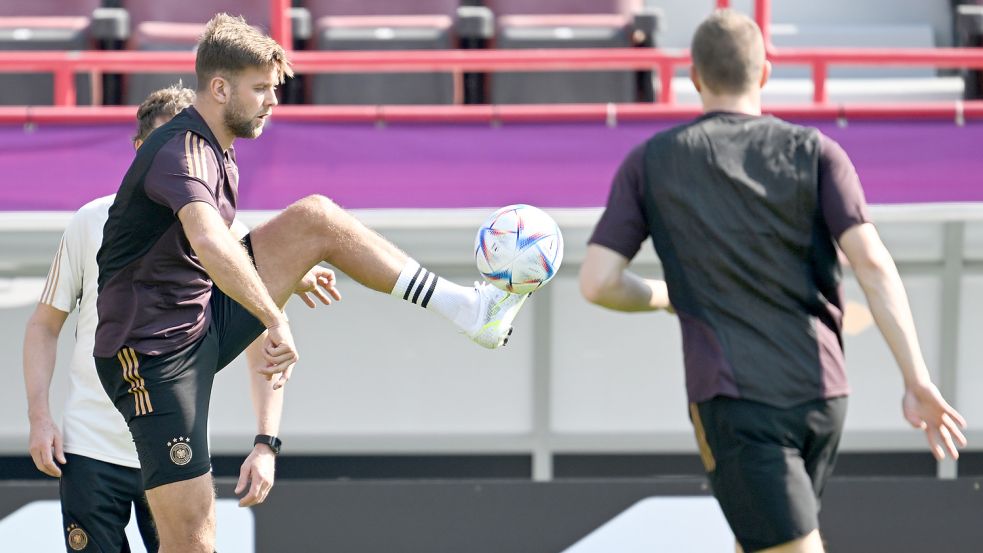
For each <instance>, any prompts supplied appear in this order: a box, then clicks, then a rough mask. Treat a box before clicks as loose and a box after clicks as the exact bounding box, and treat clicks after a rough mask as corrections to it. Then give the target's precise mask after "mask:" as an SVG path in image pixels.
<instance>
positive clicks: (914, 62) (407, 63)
mask: <svg viewBox="0 0 983 553" xmlns="http://www.w3.org/2000/svg"><path fill="white" fill-rule="evenodd" d="M729 4H730V2H729V0H717V1H716V5H717V6H718V7H727V6H729ZM289 6H290V0H271V10H272V14H273V17H272V25H271V35H272V36H274V37H275V38H277V39H278V40H280V41H282V43H284V44H286V45H288V46H289V44H290V43H291V42H292V41H291V38H290V37H291V33H290V19H289ZM770 13H771V3H770V1H769V0H755V17H756V19H757V20H758V23H759V25H760V26H761V29H762V32H763V33H764V34H765V37H766V40H767V41H768V42H767V44H768V45H769V49H768V57H769V59H770V60H771V61H772V63H775V64H792V65H807V66H809V67H810V68H811V70H812V79H813V83H814V87H813V103H812V104H809V105H805V106H795V107H784V108H783V107H774V106H773V107H772V109H769V111H770V112H773V113H776V114H777V113H786V114H787V113H790V110H791V111H794V112H796V113H799V114H802V115H805V114H811V115H815V116H818V117H829V116H833V117H835V116H842V115H843V114H850V115H852V116H855V117H884V116H887V114H895V116H900V115H912V116H917V117H925V116H929V115H928V114H934V115H932V116H937V117H948V116H949V114H953V115H954V116H955V117H957V118H959V117H967V118H975V117H977V116H978V110H977V106H978V103H977V102H966V103H965V104H963V103H960V102H950V103H947V104H922V103H916V104H908V105H897V104H895V105H892V106H889V107H885V106H876V105H853V106H830V105H829V96H828V93H827V89H826V82H827V73H828V69H829V66H830V65H870V66H884V65H903V66H929V67H940V68H942V67H945V68H972V69H983V48H930V49H893V50H888V49H841V48H814V49H776V48H774V47H771V46H770V31H769V23H770ZM291 60H292V62H293V65H294V68H295V70H296V71H297V72H299V73H318V72H352V71H359V72H386V71H399V72H432V71H446V72H454V73H461V72H465V71H472V72H488V71H549V70H561V69H562V70H598V69H633V70H655V71H657V72H658V75H659V81H660V85H661V86H660V89H661V94H660V97H659V99H658V104H656V105H652V104H639V105H637V106H634V107H629V106H628V105H622V106H616V107H615V108H612V107H610V106H605V105H597V106H563V105H539V106H440V107H438V106H434V107H428V108H418V107H396V106H386V107H383V108H376V107H353V106H348V107H319V106H296V107H293V106H281V107H280V108H278V113H280V114H284V115H285V114H290V113H296V114H301V113H307V114H309V116H310V117H315V118H319V117H322V116H323V114H327V113H331V114H333V115H332V116H333V117H336V118H341V119H346V120H347V119H351V120H362V119H363V118H365V119H372V118H379V116H380V115H381V114H385V118H386V120H391V119H392V118H393V117H397V118H399V117H403V118H408V119H413V118H415V117H417V115H413V114H431V115H432V116H433V117H437V118H440V119H447V118H452V117H457V118H459V119H461V120H472V119H475V118H477V119H483V118H488V119H492V120H494V119H498V120H513V119H514V118H518V119H522V118H525V117H532V115H531V113H533V112H542V113H541V114H540V115H539V116H537V117H539V119H541V120H550V119H554V118H562V117H594V116H596V115H597V114H604V115H605V117H607V114H609V113H610V112H611V110H612V109H614V110H615V111H616V112H617V113H618V114H619V117H624V116H626V115H627V116H628V117H632V116H642V115H641V114H645V115H644V116H646V117H657V116H659V117H662V116H673V115H676V114H683V113H687V114H688V113H692V112H694V111H695V108H691V107H680V106H677V105H676V103H675V95H674V91H673V87H672V77H673V75H674V74H675V71H676V69H678V68H680V67H685V66H687V65H688V64H689V63H690V58H689V54H688V53H687V52H685V51H683V52H668V51H664V50H658V49H642V48H624V49H560V50H445V51H433V50H427V51H402V52H392V51H388V52H387V51H372V52H337V51H334V52H329V51H303V52H300V51H296V52H291ZM193 68H194V54H193V53H192V52H132V51H81V52H0V72H12V71H17V72H50V73H52V74H53V75H54V91H55V94H54V98H55V100H54V103H55V105H56V109H51V108H40V107H34V108H26V107H20V108H0V120H7V121H10V120H12V119H16V117H15V115H14V113H15V112H16V111H17V110H19V111H20V113H21V114H22V115H21V116H20V118H21V119H24V120H26V119H28V117H27V115H28V113H30V114H31V115H32V117H34V118H37V117H45V118H51V117H56V116H57V117H71V118H75V119H79V120H82V119H86V120H87V119H88V118H92V117H96V115H95V114H101V115H100V116H101V117H109V118H110V119H112V118H115V117H118V115H116V114H119V113H127V114H131V113H132V110H125V109H121V110H115V109H110V108H98V107H87V108H76V109H79V110H82V111H84V112H85V114H80V115H78V116H71V115H69V111H68V108H69V106H73V105H74V103H75V79H74V78H73V77H74V75H75V74H76V73H79V72H97V73H99V72H112V73H132V72H141V73H143V72H190V71H193ZM82 111H80V113H82ZM42 114H43V115H42ZM452 114H456V115H452ZM574 114H581V115H574ZM632 114H634V115H632ZM281 116H282V115H281ZM35 120H36V119H35Z"/></svg>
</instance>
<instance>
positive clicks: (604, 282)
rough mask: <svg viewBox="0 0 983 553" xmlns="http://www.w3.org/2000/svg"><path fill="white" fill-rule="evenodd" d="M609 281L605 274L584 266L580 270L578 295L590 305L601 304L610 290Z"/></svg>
mask: <svg viewBox="0 0 983 553" xmlns="http://www.w3.org/2000/svg"><path fill="white" fill-rule="evenodd" d="M611 281H612V279H611V277H610V276H608V275H607V274H605V273H601V272H598V271H596V270H593V269H592V268H591V267H590V266H588V265H584V266H583V267H581V269H580V294H581V295H582V296H583V297H584V299H586V300H587V301H589V302H591V303H595V304H602V303H604V298H605V297H606V296H607V294H608V291H609V290H610V289H611Z"/></svg>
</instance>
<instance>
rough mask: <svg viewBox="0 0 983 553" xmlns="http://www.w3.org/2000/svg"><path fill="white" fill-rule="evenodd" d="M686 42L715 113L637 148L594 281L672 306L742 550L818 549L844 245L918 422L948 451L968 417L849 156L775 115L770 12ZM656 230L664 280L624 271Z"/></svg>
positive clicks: (605, 218) (619, 296) (585, 283)
mask: <svg viewBox="0 0 983 553" xmlns="http://www.w3.org/2000/svg"><path fill="white" fill-rule="evenodd" d="M690 51H691V53H692V56H693V68H692V80H693V83H694V85H696V89H697V91H699V93H700V98H701V100H702V102H703V111H704V112H705V113H704V114H703V116H702V117H700V118H698V119H697V120H696V121H694V122H691V123H689V124H686V125H682V126H679V127H676V128H673V129H670V130H668V131H665V132H661V133H659V134H656V135H655V136H653V137H652V138H651V139H650V140H648V141H647V142H645V143H644V144H642V145H640V146H639V147H637V148H635V150H633V151H632V152H631V153H630V154H629V155H628V157H627V159H626V160H625V161H624V163H623V164H622V166H621V169H620V170H619V172H618V174H617V176H616V177H615V181H614V184H613V186H612V189H611V194H610V196H609V198H608V204H607V207H606V209H605V211H604V214H603V215H602V216H601V220H600V221H599V222H598V224H597V227H596V229H595V230H594V234H593V235H592V237H591V239H590V245H589V246H588V251H587V256H586V258H585V260H584V264H583V266H582V268H581V273H580V283H581V290H582V291H583V293H584V295H585V296H586V297H587V299H588V300H590V301H592V302H594V303H597V304H599V305H602V306H604V307H608V308H611V309H616V310H620V311H644V310H655V309H669V308H670V307H671V308H673V309H675V311H676V313H677V314H678V315H679V322H680V325H681V327H682V333H683V349H684V354H685V355H684V359H685V365H686V388H687V395H688V396H689V401H690V406H689V412H690V418H691V420H692V423H693V426H694V428H695V431H696V439H697V443H698V445H699V448H700V456H701V458H702V460H703V463H704V465H705V468H706V471H707V474H708V476H709V479H710V483H711V486H712V488H713V494H714V496H715V497H716V498H717V500H718V502H719V503H720V507H721V509H722V510H723V513H724V515H725V517H726V518H727V522H728V523H729V524H730V527H731V529H732V530H733V531H734V535H735V536H736V537H737V541H738V542H739V544H740V547H741V548H743V550H744V551H747V552H751V551H769V552H809V553H816V552H821V551H822V550H823V545H822V540H821V539H820V537H819V530H818V525H819V520H818V514H819V498H820V495H821V494H822V491H823V486H824V485H825V483H826V481H827V479H828V478H829V475H830V473H831V472H832V469H833V463H834V461H835V460H836V452H837V447H838V445H839V440H840V435H841V433H842V431H843V420H844V417H845V415H846V401H847V400H846V398H847V394H848V392H849V389H848V386H847V381H846V371H845V369H844V360H843V348H842V346H841V344H842V339H841V334H840V331H841V323H842V313H843V306H844V302H843V295H842V290H841V288H840V267H839V262H838V258H837V252H836V245H837V244H839V246H840V248H841V249H842V250H843V252H844V253H845V254H846V257H847V259H849V261H850V264H851V265H852V266H853V270H854V273H855V274H856V276H857V280H858V281H859V282H860V285H861V286H862V287H863V290H864V293H865V294H866V296H867V302H868V303H869V304H870V308H871V312H872V313H873V315H874V320H875V321H876V323H877V326H878V328H879V329H880V331H881V334H883V336H884V338H885V340H886V341H887V343H888V345H889V346H890V348H891V352H892V353H893V354H894V358H895V360H896V361H897V363H898V366H899V367H900V369H901V373H902V376H903V377H904V384H905V392H904V397H903V411H904V417H905V419H906V420H908V422H909V423H911V425H912V426H914V427H915V428H921V429H923V430H924V431H925V433H926V435H927V437H928V441H929V447H930V449H931V450H932V452H933V453H934V454H935V456H936V457H937V458H939V459H941V458H943V457H944V456H945V455H946V454H947V453H948V454H949V455H951V456H952V457H958V451H957V446H965V445H966V439H965V437H963V434H962V432H961V430H960V429H961V428H963V427H964V426H965V422H964V420H963V418H962V417H961V416H960V415H959V413H957V412H956V410H955V409H953V408H952V407H951V406H950V405H949V404H948V403H946V401H945V400H944V399H943V398H942V396H941V395H940V394H939V391H938V390H937V389H936V387H935V386H934V385H933V384H932V381H931V378H930V377H929V374H928V370H927V369H926V367H925V360H924V359H923V358H922V354H921V351H920V349H919V347H918V339H917V337H916V336H915V325H914V322H913V321H912V316H911V310H910V308H909V306H908V300H907V298H906V296H905V291H904V287H903V286H902V283H901V279H900V278H899V276H898V272H897V268H896V267H895V266H894V262H893V260H892V259H891V255H890V254H889V253H888V251H887V249H886V248H885V247H884V245H883V244H882V243H881V240H880V238H879V237H878V235H877V231H876V230H875V228H874V226H873V225H872V224H871V223H870V219H869V217H868V215H867V208H866V204H865V202H864V196H863V191H862V189H861V187H860V180H859V178H858V177H857V173H856V171H855V170H854V168H853V165H852V164H851V163H850V160H849V158H848V157H847V155H846V153H845V152H844V151H843V150H842V149H841V148H840V147H839V145H837V144H836V143H835V142H833V141H832V140H831V139H829V138H827V137H825V136H823V135H822V134H820V133H819V131H817V130H816V129H811V128H807V127H800V126H798V125H792V124H789V123H786V122H784V121H780V120H778V119H775V118H774V117H765V116H762V115H761V87H762V86H764V84H765V81H766V80H767V79H768V75H769V73H770V70H771V67H770V65H769V64H768V62H767V61H766V60H765V49H764V42H763V40H762V37H761V31H760V30H759V29H758V27H757V25H755V23H754V22H753V21H751V20H750V19H749V18H747V17H745V16H743V15H740V14H738V13H736V12H732V11H729V10H723V11H718V12H716V13H715V14H713V15H711V16H710V17H709V18H708V19H706V20H705V21H704V22H703V23H702V24H701V25H700V27H699V28H698V29H697V30H696V34H695V35H694V37H693V44H692V47H691V49H690ZM648 236H651V237H652V239H653V241H654V244H655V248H656V251H657V253H658V255H659V258H660V259H661V260H662V265H663V268H664V270H665V278H666V279H665V281H664V282H663V281H658V280H648V279H643V278H640V277H639V276H638V275H636V274H634V273H632V272H631V271H629V270H628V264H629V261H630V260H631V259H632V258H633V257H634V256H635V254H636V253H638V249H639V247H640V246H641V244H642V242H643V241H644V240H645V238H646V237H648ZM670 300H671V302H670Z"/></svg>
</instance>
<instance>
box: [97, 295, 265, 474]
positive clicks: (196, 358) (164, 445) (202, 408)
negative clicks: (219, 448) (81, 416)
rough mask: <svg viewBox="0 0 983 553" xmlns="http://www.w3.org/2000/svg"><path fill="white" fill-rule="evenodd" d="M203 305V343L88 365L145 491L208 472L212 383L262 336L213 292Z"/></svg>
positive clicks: (252, 321) (254, 322)
mask: <svg viewBox="0 0 983 553" xmlns="http://www.w3.org/2000/svg"><path fill="white" fill-rule="evenodd" d="M210 305H211V323H210V324H209V326H208V330H207V331H206V332H205V334H204V336H202V337H201V338H200V339H198V340H197V341H195V342H194V343H192V344H190V345H187V346H185V347H183V348H181V349H179V350H177V351H173V352H170V353H166V354H163V355H144V354H142V353H138V352H136V351H134V350H133V349H132V348H123V349H122V350H120V351H119V352H118V354H117V355H116V357H112V358H101V357H96V369H97V371H98V373H99V380H100V381H102V386H103V388H104V389H105V390H106V393H107V394H109V397H110V398H111V399H112V400H113V403H115V404H116V409H118V410H119V412H120V413H122V414H123V418H124V419H126V423H127V425H129V427H130V433H131V434H132V435H133V442H134V443H135V444H136V447H137V455H138V456H139V457H140V466H141V467H142V469H143V481H144V485H145V486H146V489H148V490H150V489H153V488H156V487H157V486H161V485H164V484H170V483H171V482H179V481H183V480H190V479H192V478H196V477H198V476H201V475H203V474H205V473H207V472H209V471H210V470H211V460H210V457H209V453H208V406H209V398H210V396H211V393H212V381H213V380H214V379H215V374H216V373H217V372H218V371H219V370H221V369H222V368H223V367H225V366H226V365H228V364H229V363H231V362H232V361H233V360H234V359H235V358H236V357H237V356H238V355H239V354H240V353H241V352H242V350H244V349H246V347H248V346H249V344H250V343H252V341H253V340H255V339H256V338H257V337H258V336H259V335H260V334H262V333H263V331H264V330H265V328H264V327H263V325H262V323H260V322H259V320H258V319H257V318H256V317H254V316H253V315H252V314H250V313H249V312H248V311H246V309H245V308H244V307H242V306H241V305H239V304H238V303H236V302H235V301H234V300H233V299H231V298H229V297H228V296H226V295H225V294H224V293H223V292H222V291H221V290H219V289H218V287H213V288H212V297H211V300H210Z"/></svg>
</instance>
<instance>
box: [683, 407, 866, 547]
mask: <svg viewBox="0 0 983 553" xmlns="http://www.w3.org/2000/svg"><path fill="white" fill-rule="evenodd" d="M846 406H847V398H846V397H839V398H833V399H820V400H815V401H810V402H806V403H803V404H801V405H797V406H795V407H791V408H787V409H781V408H778V407H772V406H770V405H766V404H764V403H759V402H755V401H748V400H741V399H732V398H727V397H715V398H713V399H711V400H709V401H705V402H702V403H699V404H691V405H690V420H691V421H692V422H693V427H694V429H695V431H696V438H697V442H698V444H699V446H700V456H701V458H702V460H703V464H704V467H705V468H706V469H707V474H708V476H709V479H710V485H711V487H712V488H713V495H714V497H716V498H717V501H718V502H719V503H720V507H721V509H722V510H723V512H724V516H725V517H726V518H727V522H728V523H729V524H730V528H731V530H732V531H733V532H734V535H735V536H736V537H737V541H738V543H740V544H741V547H742V548H743V549H744V551H745V552H746V553H751V552H752V551H758V550H760V549H766V548H768V547H774V546H776V545H780V544H782V543H785V542H788V541H792V540H795V539H799V538H801V537H803V536H805V535H806V534H808V533H809V532H812V531H813V530H815V529H816V528H818V527H819V498H820V496H821V495H822V492H823V487H824V486H825V485H826V480H827V479H828V478H829V475H830V474H831V473H832V472H833V464H834V462H835V461H836V452H837V448H838V446H839V442H840V435H841V434H842V431H843V421H844V418H845V417H846Z"/></svg>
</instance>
